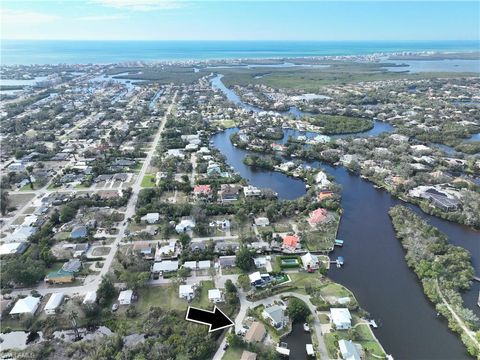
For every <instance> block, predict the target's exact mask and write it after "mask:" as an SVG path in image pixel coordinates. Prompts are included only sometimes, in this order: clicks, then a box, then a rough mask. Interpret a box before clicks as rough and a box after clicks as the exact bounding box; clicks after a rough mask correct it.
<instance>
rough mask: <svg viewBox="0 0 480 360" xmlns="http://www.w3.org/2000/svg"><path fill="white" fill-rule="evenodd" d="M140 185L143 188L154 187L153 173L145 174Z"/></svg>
mask: <svg viewBox="0 0 480 360" xmlns="http://www.w3.org/2000/svg"><path fill="white" fill-rule="evenodd" d="M140 185H141V186H142V187H144V188H148V187H155V175H154V174H145V176H144V177H143V179H142V182H141V184H140Z"/></svg>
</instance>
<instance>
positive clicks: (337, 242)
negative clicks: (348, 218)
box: [334, 239, 343, 246]
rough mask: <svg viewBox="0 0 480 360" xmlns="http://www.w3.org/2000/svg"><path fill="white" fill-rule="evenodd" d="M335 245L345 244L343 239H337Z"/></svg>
mask: <svg viewBox="0 0 480 360" xmlns="http://www.w3.org/2000/svg"><path fill="white" fill-rule="evenodd" d="M334 245H335V246H343V240H340V239H335V244H334Z"/></svg>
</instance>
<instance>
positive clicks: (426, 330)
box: [213, 129, 480, 359]
mask: <svg viewBox="0 0 480 360" xmlns="http://www.w3.org/2000/svg"><path fill="white" fill-rule="evenodd" d="M234 131H237V129H229V130H227V131H225V132H222V133H219V134H216V135H215V136H214V137H213V144H214V146H215V147H217V148H218V149H219V150H220V151H221V152H222V153H223V154H224V155H225V157H226V161H227V163H228V164H229V165H230V166H232V167H233V168H234V169H235V170H236V171H238V172H239V173H240V174H241V175H242V176H243V177H245V178H246V179H248V181H249V182H250V183H251V184H252V185H254V186H258V187H269V188H272V189H274V190H275V191H276V192H277V193H278V194H279V198H281V199H294V198H297V197H299V196H302V195H303V194H304V193H305V187H304V184H303V182H302V181H300V180H298V179H294V178H291V177H288V176H286V175H284V174H281V173H276V172H271V171H254V170H252V169H251V168H249V167H248V166H246V165H245V164H243V158H244V156H245V155H246V154H248V153H249V152H248V151H244V150H240V149H237V148H235V147H234V146H233V145H232V144H231V142H230V134H232V133H233V132H234ZM310 165H311V166H314V167H321V168H322V169H324V170H325V171H326V172H328V173H329V174H331V175H333V176H334V177H335V179H336V181H337V182H338V183H339V184H340V185H342V208H343V209H344V213H343V216H342V220H341V222H340V227H339V233H338V237H339V238H341V239H343V240H345V246H344V247H343V248H341V249H339V250H335V254H334V256H336V255H342V256H343V257H344V258H345V266H344V267H343V268H341V269H336V268H334V269H333V270H331V271H330V272H329V276H330V277H331V278H332V279H333V280H334V281H337V282H339V283H341V284H343V285H345V286H347V287H348V288H350V289H351V290H352V291H353V292H354V293H355V295H356V297H357V299H358V301H359V303H360V304H361V306H362V308H364V309H365V310H366V311H368V312H369V313H370V314H371V316H372V317H373V318H374V319H376V320H377V321H378V322H379V323H380V324H381V326H380V327H379V328H378V329H377V330H375V334H376V336H377V337H378V338H379V340H380V341H381V343H382V345H383V346H384V347H385V349H386V351H387V352H388V353H391V354H392V355H393V356H394V358H396V359H468V358H469V357H468V355H467V353H466V351H465V348H464V346H463V344H462V343H461V341H460V338H459V337H458V336H457V335H456V334H454V333H453V332H451V331H450V330H449V329H448V326H447V323H446V321H445V320H444V319H443V318H442V317H439V316H437V313H436V311H435V309H434V307H433V306H432V304H431V303H430V302H429V300H428V299H427V298H426V296H425V295H424V293H423V289H422V286H421V283H420V282H419V281H418V278H417V277H416V275H415V274H414V273H413V271H411V270H410V269H409V268H408V267H407V264H406V262H405V259H404V251H403V249H402V247H401V244H400V242H399V241H398V240H397V239H396V236H395V233H394V230H393V228H392V225H391V222H390V218H389V216H388V210H389V209H390V207H392V206H394V205H396V204H400V203H403V202H402V201H400V200H398V199H395V198H394V197H392V196H391V195H390V194H389V193H388V192H386V191H385V190H382V189H376V188H375V187H374V186H373V185H372V184H371V183H370V182H368V181H366V180H363V179H362V178H360V177H359V176H356V175H352V174H350V173H348V172H347V170H346V169H344V168H343V167H332V166H328V165H325V164H320V163H316V162H315V163H311V164H310ZM409 207H411V208H412V209H413V210H414V211H415V212H416V213H417V214H419V215H420V216H422V218H424V219H426V220H427V221H428V222H429V223H431V224H432V225H434V226H436V227H437V228H438V229H439V230H440V231H442V232H444V233H445V234H446V235H447V236H448V237H449V241H450V242H451V243H453V244H455V245H459V246H462V247H464V248H466V249H468V250H469V251H470V252H471V254H472V260H473V265H474V267H475V270H476V273H477V275H478V274H479V273H480V264H479V256H480V253H479V252H480V233H479V232H477V231H475V230H473V229H470V228H468V227H464V226H461V225H459V224H455V223H452V222H448V221H445V220H442V219H439V218H436V217H433V216H429V215H427V214H425V213H423V212H422V211H421V210H420V209H419V208H418V207H416V206H413V205H409ZM479 288H480V287H479V283H478V282H477V283H474V284H473V286H472V289H471V290H470V291H468V292H467V293H466V294H464V296H463V298H464V300H465V303H466V305H467V306H468V307H469V308H470V309H472V310H473V311H475V312H476V313H477V314H478V307H477V306H476V305H475V303H476V297H477V296H478V291H479Z"/></svg>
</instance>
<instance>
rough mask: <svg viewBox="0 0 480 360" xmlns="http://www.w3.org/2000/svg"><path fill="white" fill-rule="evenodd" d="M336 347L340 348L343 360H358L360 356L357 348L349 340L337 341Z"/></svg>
mask: <svg viewBox="0 0 480 360" xmlns="http://www.w3.org/2000/svg"><path fill="white" fill-rule="evenodd" d="M338 347H339V348H340V353H341V354H342V359H344V360H360V359H361V358H360V354H359V353H358V350H357V347H356V346H355V344H354V343H353V342H352V341H351V340H343V339H342V340H339V341H338Z"/></svg>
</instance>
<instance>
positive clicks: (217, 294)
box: [208, 289, 223, 303]
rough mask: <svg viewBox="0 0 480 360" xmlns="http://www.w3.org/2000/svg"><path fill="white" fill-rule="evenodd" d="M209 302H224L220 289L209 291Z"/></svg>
mask: <svg viewBox="0 0 480 360" xmlns="http://www.w3.org/2000/svg"><path fill="white" fill-rule="evenodd" d="M208 301H211V302H213V303H217V302H222V301H223V296H222V292H221V291H220V290H219V289H210V290H208Z"/></svg>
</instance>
